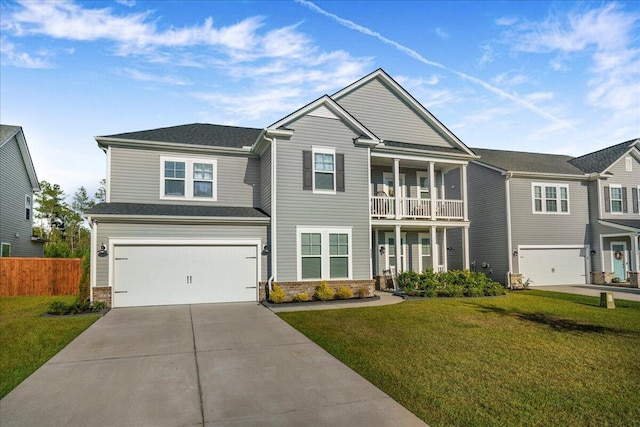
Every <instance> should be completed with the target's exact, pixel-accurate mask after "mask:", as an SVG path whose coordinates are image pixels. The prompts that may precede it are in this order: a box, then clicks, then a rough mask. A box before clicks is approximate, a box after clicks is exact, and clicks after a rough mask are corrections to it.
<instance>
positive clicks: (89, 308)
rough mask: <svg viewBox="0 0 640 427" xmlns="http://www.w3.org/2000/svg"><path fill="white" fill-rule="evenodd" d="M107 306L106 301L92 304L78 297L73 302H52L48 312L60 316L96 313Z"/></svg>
mask: <svg viewBox="0 0 640 427" xmlns="http://www.w3.org/2000/svg"><path fill="white" fill-rule="evenodd" d="M106 307H107V305H106V304H105V303H104V302H97V303H95V304H91V303H90V302H89V301H83V300H81V299H79V298H76V299H75V301H73V302H72V303H71V304H65V303H64V302H62V301H54V302H52V303H51V305H50V306H49V309H48V310H47V313H48V314H55V315H58V316H61V315H65V314H80V313H96V312H99V311H102V310H104V309H105V308H106Z"/></svg>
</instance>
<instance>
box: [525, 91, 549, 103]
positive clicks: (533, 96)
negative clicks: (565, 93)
mask: <svg viewBox="0 0 640 427" xmlns="http://www.w3.org/2000/svg"><path fill="white" fill-rule="evenodd" d="M527 99H528V100H529V101H532V102H535V101H551V100H552V99H553V92H535V93H530V94H529V95H527Z"/></svg>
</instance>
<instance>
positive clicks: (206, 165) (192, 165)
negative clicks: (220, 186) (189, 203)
mask: <svg viewBox="0 0 640 427" xmlns="http://www.w3.org/2000/svg"><path fill="white" fill-rule="evenodd" d="M160 171H161V178H160V198H161V199H174V200H176V199H192V200H212V201H214V200H216V199H217V188H216V187H217V185H216V184H217V183H216V172H217V160H216V159H189V158H179V157H161V158H160Z"/></svg>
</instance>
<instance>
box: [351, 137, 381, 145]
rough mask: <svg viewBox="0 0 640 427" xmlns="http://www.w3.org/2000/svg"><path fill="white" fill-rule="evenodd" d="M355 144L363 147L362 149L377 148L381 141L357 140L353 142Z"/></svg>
mask: <svg viewBox="0 0 640 427" xmlns="http://www.w3.org/2000/svg"><path fill="white" fill-rule="evenodd" d="M353 142H354V143H355V144H356V145H357V146H361V147H376V146H378V145H380V142H379V141H377V140H371V139H367V138H355V139H354V140H353Z"/></svg>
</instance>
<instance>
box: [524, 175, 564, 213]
mask: <svg viewBox="0 0 640 427" xmlns="http://www.w3.org/2000/svg"><path fill="white" fill-rule="evenodd" d="M536 187H542V194H541V196H542V211H540V212H538V211H536V192H535V191H536V189H535V188H536ZM545 187H555V188H556V196H557V198H556V199H555V200H557V202H558V203H557V207H558V210H557V211H555V212H554V211H547V193H546V191H545ZM560 188H566V189H567V211H566V212H562V199H561V198H560ZM569 190H570V189H569V184H557V183H551V182H532V183H531V212H532V213H533V214H535V215H569V214H571V195H570V191H569ZM549 200H551V199H549Z"/></svg>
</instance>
